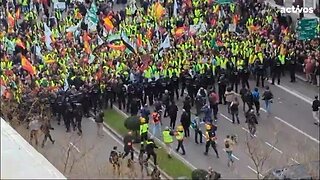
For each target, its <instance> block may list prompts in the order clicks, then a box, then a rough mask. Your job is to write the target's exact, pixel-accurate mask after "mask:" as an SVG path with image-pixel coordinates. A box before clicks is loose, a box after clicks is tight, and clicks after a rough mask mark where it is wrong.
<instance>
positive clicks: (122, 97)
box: [118, 83, 128, 110]
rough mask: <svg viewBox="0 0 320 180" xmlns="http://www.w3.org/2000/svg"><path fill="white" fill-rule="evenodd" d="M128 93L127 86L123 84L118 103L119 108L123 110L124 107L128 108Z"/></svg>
mask: <svg viewBox="0 0 320 180" xmlns="http://www.w3.org/2000/svg"><path fill="white" fill-rule="evenodd" d="M127 95H128V93H127V87H126V85H125V84H123V83H122V84H121V87H120V92H119V94H118V104H119V109H120V110H121V109H122V107H123V109H125V108H126V97H127Z"/></svg>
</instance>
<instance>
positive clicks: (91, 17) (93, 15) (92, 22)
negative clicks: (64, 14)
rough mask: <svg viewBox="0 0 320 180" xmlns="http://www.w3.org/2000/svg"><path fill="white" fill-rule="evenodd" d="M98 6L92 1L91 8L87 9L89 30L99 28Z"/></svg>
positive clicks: (86, 19)
mask: <svg viewBox="0 0 320 180" xmlns="http://www.w3.org/2000/svg"><path fill="white" fill-rule="evenodd" d="M97 11H98V9H97V6H96V3H95V1H93V2H92V4H91V6H90V9H89V10H88V11H87V14H86V16H85V18H84V19H85V23H86V24H87V25H88V29H89V31H95V30H96V29H97V24H98V22H99V18H98V16H97Z"/></svg>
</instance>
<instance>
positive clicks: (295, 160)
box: [290, 158, 300, 164]
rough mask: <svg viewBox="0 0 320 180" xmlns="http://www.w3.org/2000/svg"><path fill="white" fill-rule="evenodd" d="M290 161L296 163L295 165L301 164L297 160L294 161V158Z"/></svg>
mask: <svg viewBox="0 0 320 180" xmlns="http://www.w3.org/2000/svg"><path fill="white" fill-rule="evenodd" d="M290 160H291V161H293V162H295V163H297V164H300V163H299V162H298V161H296V160H295V159H293V158H291V159H290Z"/></svg>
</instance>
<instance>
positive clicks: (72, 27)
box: [66, 20, 82, 33]
mask: <svg viewBox="0 0 320 180" xmlns="http://www.w3.org/2000/svg"><path fill="white" fill-rule="evenodd" d="M81 23H82V20H81V21H80V22H79V23H78V24H77V25H75V26H70V27H69V28H67V29H66V32H72V33H73V32H75V31H76V30H78V29H79V28H80V26H81Z"/></svg>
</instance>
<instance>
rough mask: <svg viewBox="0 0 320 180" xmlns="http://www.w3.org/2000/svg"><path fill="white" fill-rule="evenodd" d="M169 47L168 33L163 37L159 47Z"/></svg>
mask: <svg viewBox="0 0 320 180" xmlns="http://www.w3.org/2000/svg"><path fill="white" fill-rule="evenodd" d="M169 47H171V45H170V36H169V34H168V35H167V37H166V38H165V39H164V41H163V42H162V43H161V44H160V49H166V48H169Z"/></svg>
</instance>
